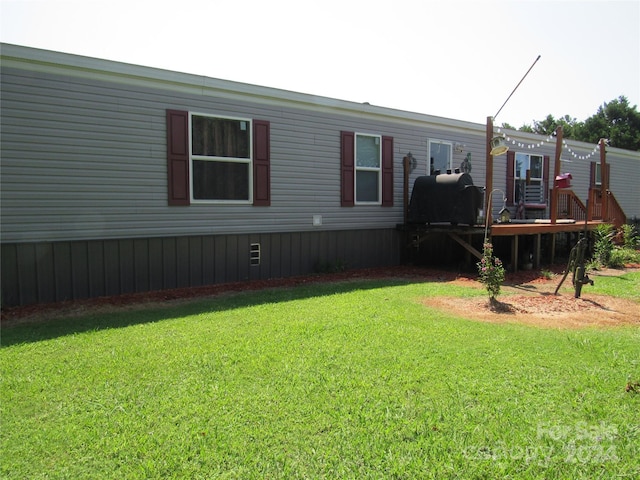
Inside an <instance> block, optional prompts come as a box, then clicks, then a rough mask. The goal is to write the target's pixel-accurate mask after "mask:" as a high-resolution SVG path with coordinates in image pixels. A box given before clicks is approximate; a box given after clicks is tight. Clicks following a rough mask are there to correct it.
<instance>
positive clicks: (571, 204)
mask: <svg viewBox="0 0 640 480" xmlns="http://www.w3.org/2000/svg"><path fill="white" fill-rule="evenodd" d="M589 204H590V205H591V204H592V203H591V202H589ZM558 218H572V219H574V220H576V221H584V220H585V219H586V218H587V208H586V207H585V205H584V203H582V200H580V199H579V198H578V197H577V196H576V194H575V193H574V191H573V190H571V189H568V188H561V189H559V190H558Z"/></svg>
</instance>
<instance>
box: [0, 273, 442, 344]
mask: <svg viewBox="0 0 640 480" xmlns="http://www.w3.org/2000/svg"><path fill="white" fill-rule="evenodd" d="M449 280H451V278H443V277H437V276H435V277H432V276H424V277H406V278H402V277H391V278H390V277H387V278H384V277H383V278H376V277H374V278H355V279H349V278H345V279H338V280H331V279H329V278H327V279H323V278H322V277H321V276H320V277H318V278H317V279H314V280H312V281H308V282H307V281H305V282H302V283H297V284H293V285H287V286H281V285H278V284H277V283H276V284H275V285H267V286H264V287H262V288H259V287H256V286H255V285H254V286H250V285H249V286H248V287H247V285H245V287H244V288H241V287H240V286H239V285H237V288H226V289H223V290H222V291H214V292H213V293H209V294H207V293H203V292H205V290H202V291H201V293H200V294H197V295H194V294H192V295H188V296H184V297H183V296H179V295H177V294H176V295H174V296H173V298H172V295H171V294H170V292H165V295H164V296H161V297H160V298H151V299H149V298H148V297H147V296H140V297H139V300H138V301H128V302H126V303H117V302H116V303H113V302H109V301H106V302H104V303H102V304H99V305H96V304H95V302H92V301H88V302H70V303H69V304H68V306H67V308H66V309H61V311H60V310H59V311H58V312H57V313H56V314H55V315H53V316H52V317H48V318H47V315H46V313H45V314H41V315H38V316H36V318H25V319H23V320H20V319H18V320H17V321H9V322H5V323H4V324H3V327H2V338H1V342H0V343H1V348H4V347H9V346H12V345H16V344H22V343H32V342H40V341H44V340H49V339H53V338H58V337H63V336H66V335H74V334H81V333H84V332H89V331H99V330H106V329H114V328H125V327H129V326H133V325H140V324H145V323H155V322H161V321H163V320H168V319H172V318H180V317H187V316H191V315H198V314H202V313H210V312H221V311H227V310H233V309H238V308H246V307H252V306H256V305H261V304H273V303H282V302H288V301H294V300H301V299H306V298H314V297H321V296H328V295H335V294H341V293H349V292H353V291H357V290H372V289H377V288H385V287H391V286H397V285H408V284H415V283H425V282H444V281H449ZM232 287H233V286H232ZM191 290H196V291H198V289H191ZM167 293H168V295H167ZM118 298H119V297H113V298H112V299H111V300H117V299H118Z"/></svg>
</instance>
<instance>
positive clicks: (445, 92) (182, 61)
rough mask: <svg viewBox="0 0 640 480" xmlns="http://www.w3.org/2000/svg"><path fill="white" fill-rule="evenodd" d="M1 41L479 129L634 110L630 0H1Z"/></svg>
mask: <svg viewBox="0 0 640 480" xmlns="http://www.w3.org/2000/svg"><path fill="white" fill-rule="evenodd" d="M0 5H1V8H0V40H1V41H2V42H4V43H13V44H17V45H25V46H31V47H37V48H44V49H49V50H54V51H60V52H67V53H73V54H79V55H86V56H91V57H97V58H104V59H109V60H117V61H121V62H126V63H133V64H138V65H146V66H152V67H158V68H163V69H168V70H175V71H179V72H187V73H193V74H199V75H206V76H209V77H215V78H221V79H225V80H233V81H238V82H244V83H251V84H257V85H263V86H267V87H275V88H282V89H286V90H292V91H296V92H303V93H310V94H315V95H320V96H326V97H332V98H338V99H342V100H349V101H354V102H369V103H371V104H372V105H380V106H384V107H390V108H398V109H401V110H408V111H413V112H419V113H426V114H430V115H437V116H442V117H448V118H454V119H459V120H468V121H472V122H477V123H485V121H486V118H487V116H493V115H495V114H496V112H497V111H498V110H499V109H500V107H501V106H502V104H503V103H504V101H505V100H506V99H507V97H508V96H509V94H510V93H511V92H512V90H513V89H514V88H515V87H516V85H517V84H518V82H519V81H520V80H521V79H522V77H523V76H524V75H525V73H526V72H527V70H528V69H529V67H531V65H532V64H533V63H534V61H535V60H536V58H537V56H538V55H540V56H541V58H540V60H539V61H538V62H537V63H536V64H535V66H534V67H533V69H532V70H531V72H530V73H529V74H528V76H527V77H526V78H525V80H524V81H523V82H522V84H521V86H520V87H519V88H518V90H516V92H515V93H514V95H513V97H512V98H511V100H509V102H508V103H507V105H506V106H505V107H504V109H503V110H502V111H501V112H500V114H499V115H498V116H497V117H496V119H495V121H496V124H497V125H499V124H501V123H503V122H507V123H509V124H511V125H514V126H516V127H520V126H521V125H522V124H524V123H527V124H531V123H532V122H533V120H542V119H544V118H545V117H546V116H547V115H548V114H551V115H553V116H554V117H556V118H557V117H561V116H564V115H570V116H571V117H574V118H577V119H578V120H585V119H586V118H588V117H590V116H591V115H593V114H594V113H596V111H597V109H598V107H599V106H600V105H602V104H603V103H604V102H608V101H610V100H613V99H615V98H617V97H619V96H620V95H624V96H626V97H627V98H628V99H629V102H630V103H631V105H639V104H640V1H639V0H622V1H616V0H599V1H587V0H582V1H577V0H574V1H570V0H564V1H562V0H560V1H558V0H556V1H543V0H536V1H518V0H502V1H488V0H480V1H463V0H446V1H445V0H441V1H429V0H384V1H379V0H341V1H340V0H321V1H316V0H306V1H305V0H209V1H196V0H173V1H170V2H169V1H165V0H154V1H147V0H129V1H122V0H109V1H105V0H79V1H75V0H68V1H67V0H44V1H42V0H0Z"/></svg>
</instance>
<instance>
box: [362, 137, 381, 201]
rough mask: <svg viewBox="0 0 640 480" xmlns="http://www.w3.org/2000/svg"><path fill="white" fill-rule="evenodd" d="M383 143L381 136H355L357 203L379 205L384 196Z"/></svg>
mask: <svg viewBox="0 0 640 480" xmlns="http://www.w3.org/2000/svg"><path fill="white" fill-rule="evenodd" d="M381 150H382V142H381V137H380V136H379V135H364V134H360V133H357V134H356V135H355V158H356V162H355V163H356V166H355V183H356V185H355V192H356V198H355V201H356V203H373V204H379V203H380V199H381V195H382V182H381V180H380V172H381V162H380V160H381V158H382V153H381Z"/></svg>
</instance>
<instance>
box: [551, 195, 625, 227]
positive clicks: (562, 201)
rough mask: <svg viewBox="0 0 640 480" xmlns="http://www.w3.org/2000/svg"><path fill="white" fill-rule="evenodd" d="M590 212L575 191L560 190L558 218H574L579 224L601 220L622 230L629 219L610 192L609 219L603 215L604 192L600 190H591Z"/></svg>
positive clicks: (608, 200)
mask: <svg viewBox="0 0 640 480" xmlns="http://www.w3.org/2000/svg"><path fill="white" fill-rule="evenodd" d="M588 205H589V211H587V207H586V206H585V205H584V203H582V200H580V199H579V198H578V197H577V196H576V194H575V193H574V191H573V190H571V189H568V188H562V189H559V190H558V217H557V218H572V219H574V220H575V221H577V222H580V221H584V220H585V219H588V220H589V221H592V220H601V221H603V222H606V223H611V224H612V225H613V226H614V227H615V228H620V227H621V226H622V225H624V224H625V223H626V221H627V217H626V216H625V214H624V211H623V210H622V207H620V204H619V203H618V200H617V199H616V197H615V196H614V195H613V193H611V192H608V196H607V218H604V217H603V213H602V192H601V190H600V189H599V188H592V189H589V203H588Z"/></svg>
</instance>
